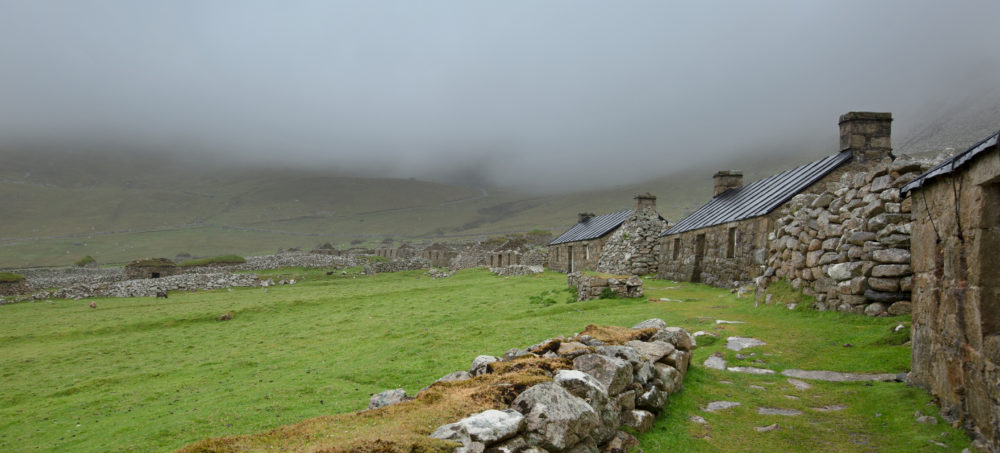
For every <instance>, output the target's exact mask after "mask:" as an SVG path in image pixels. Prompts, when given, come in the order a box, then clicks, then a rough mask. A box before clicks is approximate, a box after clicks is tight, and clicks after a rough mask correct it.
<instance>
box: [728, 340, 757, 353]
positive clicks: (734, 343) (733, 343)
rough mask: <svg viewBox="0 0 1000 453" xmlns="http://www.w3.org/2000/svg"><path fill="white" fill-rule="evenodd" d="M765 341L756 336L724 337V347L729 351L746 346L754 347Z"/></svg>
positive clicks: (740, 349) (739, 349)
mask: <svg viewBox="0 0 1000 453" xmlns="http://www.w3.org/2000/svg"><path fill="white" fill-rule="evenodd" d="M766 344H767V343H764V342H763V341H760V340H758V339H756V338H745V337H729V338H726V349H729V350H731V351H742V350H744V349H746V348H755V347H757V346H764V345H766Z"/></svg>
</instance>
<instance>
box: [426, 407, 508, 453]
mask: <svg viewBox="0 0 1000 453" xmlns="http://www.w3.org/2000/svg"><path fill="white" fill-rule="evenodd" d="M524 426H525V419H524V415H521V413H520V412H517V411H515V410H511V409H507V410H505V411H498V410H494V409H490V410H487V411H484V412H480V413H478V414H474V415H470V416H468V417H466V418H463V419H461V420H459V421H457V422H455V423H449V424H447V425H444V426H441V427H439V428H438V429H436V430H434V432H433V433H431V437H434V438H437V439H445V440H453V441H456V442H460V443H461V444H462V446H463V447H464V448H465V449H466V450H467V451H474V450H476V449H478V448H480V447H479V445H475V444H477V443H478V444H480V445H482V446H485V447H488V446H490V445H493V444H495V443H498V442H501V441H504V440H506V439H509V438H511V437H514V436H515V435H516V434H517V433H518V432H520V431H521V430H522V429H524ZM480 451H481V450H480Z"/></svg>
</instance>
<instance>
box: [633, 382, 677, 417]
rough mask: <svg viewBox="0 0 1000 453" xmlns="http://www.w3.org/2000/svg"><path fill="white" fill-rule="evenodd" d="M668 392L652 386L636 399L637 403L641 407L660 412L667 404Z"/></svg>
mask: <svg viewBox="0 0 1000 453" xmlns="http://www.w3.org/2000/svg"><path fill="white" fill-rule="evenodd" d="M668 396H669V395H667V392H664V391H662V390H660V389H658V388H656V387H650V388H649V390H646V391H645V392H644V393H643V394H642V395H639V398H637V399H636V401H635V405H636V406H638V407H639V408H640V409H646V410H648V411H652V412H659V411H660V409H663V406H666V405H667V397H668Z"/></svg>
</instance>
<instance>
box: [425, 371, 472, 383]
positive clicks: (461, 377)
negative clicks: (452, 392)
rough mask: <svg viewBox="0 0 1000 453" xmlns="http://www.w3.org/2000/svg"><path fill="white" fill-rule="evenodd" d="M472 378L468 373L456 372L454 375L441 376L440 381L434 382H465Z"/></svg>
mask: <svg viewBox="0 0 1000 453" xmlns="http://www.w3.org/2000/svg"><path fill="white" fill-rule="evenodd" d="M471 378H472V375H471V374H469V373H468V372H466V371H456V372H454V373H448V374H446V375H444V376H441V378H440V379H438V380H436V381H434V382H454V381H464V380H467V379H471Z"/></svg>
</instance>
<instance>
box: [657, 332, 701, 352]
mask: <svg viewBox="0 0 1000 453" xmlns="http://www.w3.org/2000/svg"><path fill="white" fill-rule="evenodd" d="M650 341H664V342H667V343H670V344H672V345H674V347H676V348H677V349H680V350H683V351H690V350H691V349H692V348H694V340H692V339H691V335H688V333H687V331H685V330H684V329H682V328H680V327H667V328H665V329H663V330H660V331H659V332H657V333H656V335H653V338H650Z"/></svg>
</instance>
